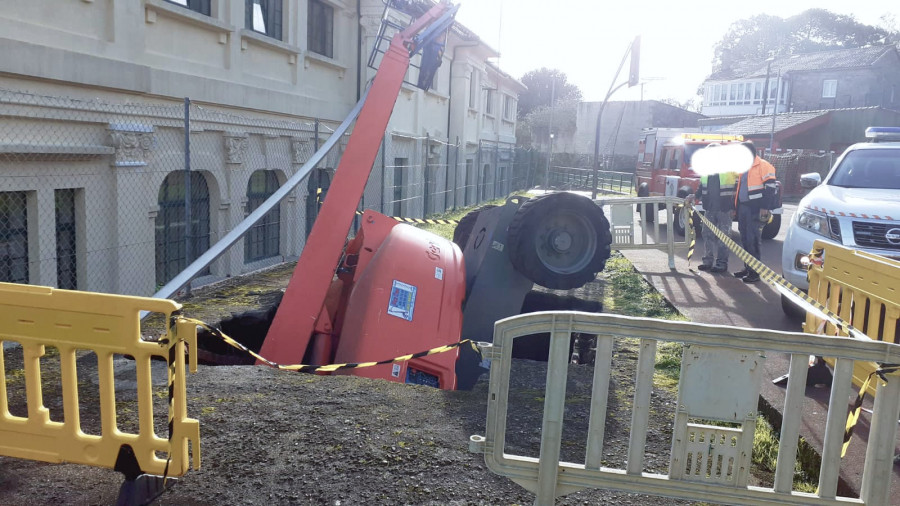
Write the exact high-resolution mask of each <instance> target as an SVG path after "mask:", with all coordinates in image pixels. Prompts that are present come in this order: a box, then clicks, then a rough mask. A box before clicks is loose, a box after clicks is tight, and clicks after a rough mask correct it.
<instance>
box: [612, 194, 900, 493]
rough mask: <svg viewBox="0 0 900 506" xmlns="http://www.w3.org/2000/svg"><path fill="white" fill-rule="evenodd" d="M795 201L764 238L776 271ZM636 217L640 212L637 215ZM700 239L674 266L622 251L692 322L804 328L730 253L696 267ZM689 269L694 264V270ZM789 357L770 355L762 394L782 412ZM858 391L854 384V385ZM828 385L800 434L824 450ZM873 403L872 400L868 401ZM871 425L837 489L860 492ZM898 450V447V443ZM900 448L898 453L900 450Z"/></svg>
mask: <svg viewBox="0 0 900 506" xmlns="http://www.w3.org/2000/svg"><path fill="white" fill-rule="evenodd" d="M796 208H797V206H796V205H795V204H785V205H784V211H785V214H784V216H783V217H782V227H781V230H780V231H779V234H778V236H776V237H775V238H774V239H773V240H769V241H763V247H762V261H763V263H765V264H766V265H767V266H768V267H770V268H771V269H772V270H774V271H775V272H778V273H780V272H781V250H782V243H783V240H784V235H785V232H786V230H787V227H788V224H789V223H790V219H791V216H793V214H794V212H795V211H796ZM636 217H637V216H636ZM659 219H662V220H663V221H661V222H660V231H659V234H660V236H659V237H658V238H656V240H657V241H660V242H661V241H665V240H666V235H665V234H666V225H665V214H664V212H660V213H659ZM731 237H732V238H733V239H735V241H736V242H738V243H740V239H739V235H738V232H737V224H736V223H735V224H734V226H733V230H732V233H731ZM703 251H704V250H703V244H702V241H700V240H698V241H697V245H696V251H695V252H694V257H693V258H692V262H691V264H690V266H688V263H687V258H686V254H687V251H686V249H684V248H682V249H680V250H676V259H675V270H670V269H669V263H668V256H667V254H666V253H665V252H663V251H658V250H626V251H623V252H622V253H623V254H624V255H625V256H626V257H627V258H628V259H629V260H630V261H631V262H632V263H633V264H634V266H635V268H637V269H638V271H640V272H641V273H642V274H643V276H644V277H645V278H646V279H647V280H648V281H649V282H650V283H651V284H652V285H653V286H654V287H655V288H656V289H657V290H659V291H660V293H662V294H663V295H664V296H665V297H666V299H667V300H669V302H671V303H672V304H673V305H674V306H675V307H676V308H678V310H679V311H680V312H681V313H682V314H684V315H685V316H687V317H688V318H690V319H691V320H692V321H695V322H700V323H711V324H720V325H733V326H737V327H751V328H766V329H772V330H787V331H797V332H799V331H802V328H801V325H802V322H801V321H800V320H799V319H792V318H789V317H788V316H786V315H785V314H784V313H783V311H782V309H781V296H780V295H779V293H778V292H777V291H776V290H775V288H774V287H772V286H771V285H768V284H766V283H764V282H762V281H760V282H758V283H755V284H750V285H748V284H745V283H744V282H742V281H741V280H740V279H737V278H734V277H733V276H732V275H731V272H732V271H737V270H740V269H742V268H743V263H742V262H740V261H739V260H738V259H737V257H735V256H733V255H732V256H731V259H730V262H729V272H728V273H722V274H710V273H707V272H700V271H698V270H697V266H698V265H699V264H700V257H701V256H702V255H703ZM690 269H693V271H692V270H690ZM788 368H789V359H788V357H787V355H784V354H774V356H773V355H771V354H770V355H769V356H768V357H767V362H766V380H765V381H764V382H763V385H762V391H761V396H762V397H763V398H764V399H765V400H766V401H767V402H768V403H769V404H770V405H771V406H773V407H775V408H776V409H777V410H778V411H779V412H781V411H782V409H783V405H784V395H785V388H784V386H783V385H782V386H778V385H775V384H773V383H772V381H771V380H772V379H774V378H777V377H779V376H781V375H783V374H787V372H788ZM854 390H855V389H854ZM829 394H830V388H829V387H827V386H819V387H808V388H807V390H806V401H805V403H804V407H803V411H804V415H803V426H802V428H801V434H802V436H803V437H804V438H806V440H807V441H808V442H809V443H810V444H811V445H812V446H813V447H814V448H816V449H817V451H820V452H821V449H822V443H823V439H824V433H825V413H826V412H827V409H828V408H827V406H828V397H829ZM867 405H868V407H869V408H871V402H868V403H867ZM868 426H869V415H868V414H867V413H865V412H863V414H862V416H861V417H860V421H859V425H858V426H857V429H856V432H855V434H854V436H853V437H854V440H853V441H852V442H851V444H850V448H849V449H848V453H847V456H846V457H845V458H844V460H843V462H842V464H841V480H842V486H841V489H840V490H839V494H841V495H843V494H848V495H849V494H851V493H852V494H854V495H856V494H858V493H859V486H860V482H861V479H862V470H863V463H864V461H865V446H866V445H865V444H864V442H865V440H866V438H867V433H868ZM898 449H900V447H898ZM898 453H900V452H898ZM898 477H900V472H898V466H897V465H895V466H894V479H893V482H892V486H891V495H892V497H894V498H896V499H895V502H894V503H895V504H900V479H898Z"/></svg>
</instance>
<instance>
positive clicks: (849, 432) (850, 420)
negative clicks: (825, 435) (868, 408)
mask: <svg viewBox="0 0 900 506" xmlns="http://www.w3.org/2000/svg"><path fill="white" fill-rule="evenodd" d="M897 370H900V366H891V367H880V368H878V369H877V370H875V371H873V372H872V373H871V374H869V376H868V377H867V378H866V381H863V384H862V386H861V387H860V388H859V393H858V394H857V395H856V401H854V402H853V407H852V408H850V413H849V414H848V415H847V425H846V428H845V429H844V446H842V447H841V458H844V455H846V454H847V448H848V447H849V446H850V438H851V437H853V429H854V428H855V427H856V422H858V421H859V414H860V412H861V411H862V405H863V399H865V398H866V390H868V389H869V382H870V381H872V377H873V376H875V375H876V374H877V375H878V376H879V377H880V378H881V380H882V381H883V382H884V383H887V378H886V377H885V374H887V373H892V372H895V371H897Z"/></svg>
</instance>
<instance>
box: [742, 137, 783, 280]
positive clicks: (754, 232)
mask: <svg viewBox="0 0 900 506" xmlns="http://www.w3.org/2000/svg"><path fill="white" fill-rule="evenodd" d="M742 144H743V145H744V146H746V147H747V149H749V150H750V153H752V155H753V165H752V166H751V167H750V170H748V171H747V172H744V173H743V174H741V177H740V179H739V180H738V184H737V191H736V192H735V195H734V204H735V207H736V208H737V211H736V212H737V219H738V230H739V231H740V233H741V246H743V248H744V249H745V250H746V251H747V253H750V254H751V255H753V256H754V257H755V258H756V259H757V260H759V256H760V249H761V248H762V229H763V227H764V226H765V225H766V223H768V222H769V220H770V219H771V218H772V207H773V205H774V203H775V194H776V183H775V167H773V166H772V164H771V163H769V162H767V161H765V160H763V159H762V158H760V157H759V156H757V154H756V147H755V146H754V145H753V141H744V142H743V143H742ZM734 277H736V278H740V279H742V280H743V281H744V283H756V282H757V281H759V273H758V272H756V271H754V270H753V269H751V268H750V266H749V265H748V264H747V263H746V262H744V268H743V270H740V271H738V272H735V273H734Z"/></svg>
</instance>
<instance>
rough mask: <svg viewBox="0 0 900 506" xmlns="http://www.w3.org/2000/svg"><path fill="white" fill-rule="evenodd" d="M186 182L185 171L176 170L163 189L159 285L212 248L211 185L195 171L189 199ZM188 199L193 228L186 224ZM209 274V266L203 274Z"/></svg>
mask: <svg viewBox="0 0 900 506" xmlns="http://www.w3.org/2000/svg"><path fill="white" fill-rule="evenodd" d="M184 182H185V178H184V173H183V172H172V173H171V174H169V175H168V176H166V179H165V180H163V184H162V186H161V187H160V188H159V199H158V201H159V214H157V215H156V284H157V285H159V286H161V285H164V284H166V283H168V282H169V281H171V280H172V278H174V277H175V276H176V275H177V274H178V273H179V272H181V271H183V270H184V268H185V267H187V266H188V264H190V263H191V262H192V261H194V260H195V259H196V258H197V257H198V256H200V255H201V254H202V253H203V252H205V251H206V250H207V249H209V188H208V187H207V185H206V179H205V178H204V177H203V175H202V174H200V173H197V172H192V173H191V179H190V183H191V191H190V194H189V195H188V198H185V184H184ZM187 202H190V209H191V226H190V230H186V229H185V226H184V225H185V209H187V206H186V204H187ZM186 232H187V234H188V237H187V238H185V233H186ZM186 239H187V240H186ZM208 273H209V269H208V268H207V269H206V270H205V271H204V272H203V273H201V274H208Z"/></svg>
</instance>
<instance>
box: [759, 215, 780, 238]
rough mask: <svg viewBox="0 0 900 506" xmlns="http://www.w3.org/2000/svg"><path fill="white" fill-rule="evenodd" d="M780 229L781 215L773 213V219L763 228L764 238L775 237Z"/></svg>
mask: <svg viewBox="0 0 900 506" xmlns="http://www.w3.org/2000/svg"><path fill="white" fill-rule="evenodd" d="M779 229H781V215H780V214H773V215H772V221H770V222H769V223H766V226H764V227H763V229H762V238H763V239H766V240H769V239H773V238H775V236H776V235H778V230H779Z"/></svg>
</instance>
